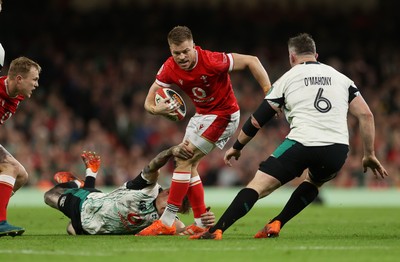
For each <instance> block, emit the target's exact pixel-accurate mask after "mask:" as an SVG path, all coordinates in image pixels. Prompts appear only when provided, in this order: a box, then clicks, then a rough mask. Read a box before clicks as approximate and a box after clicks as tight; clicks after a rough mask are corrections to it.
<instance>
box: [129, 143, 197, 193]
mask: <svg viewBox="0 0 400 262" xmlns="http://www.w3.org/2000/svg"><path fill="white" fill-rule="evenodd" d="M188 145H189V142H188V141H184V142H183V143H181V144H179V145H177V146H173V147H170V148H168V149H166V150H163V151H162V152H161V153H159V154H158V155H157V156H156V157H155V158H153V159H152V160H151V161H150V163H149V164H148V165H147V166H146V167H145V168H144V169H143V171H142V172H141V175H138V176H137V177H136V178H134V179H133V180H130V181H128V182H127V183H126V187H127V188H129V189H143V188H145V187H146V186H148V185H151V184H154V183H156V182H157V179H158V176H159V174H160V172H159V169H160V168H161V167H163V166H164V165H165V164H166V163H167V162H168V160H169V159H170V158H171V157H172V156H175V157H179V158H182V159H190V158H192V157H193V150H192V149H191V148H189V146H188Z"/></svg>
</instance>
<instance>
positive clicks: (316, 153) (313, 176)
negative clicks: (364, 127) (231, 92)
mask: <svg viewBox="0 0 400 262" xmlns="http://www.w3.org/2000/svg"><path fill="white" fill-rule="evenodd" d="M347 152H348V147H347V146H346V145H331V146H326V147H318V148H316V147H313V148H307V147H304V146H302V145H301V144H299V143H297V144H296V145H295V146H293V150H292V151H289V152H288V154H287V155H283V156H282V157H281V158H280V159H281V160H282V161H284V162H285V163H287V164H289V163H290V166H291V167H295V166H296V163H299V162H301V163H303V164H306V165H307V167H309V172H308V174H307V177H306V179H305V180H304V182H302V183H301V184H300V185H299V186H298V187H297V188H296V189H295V191H294V192H293V193H292V195H291V196H290V198H289V200H288V202H287V203H286V205H285V206H284V208H283V209H282V211H281V212H280V213H279V214H278V215H277V216H276V217H274V218H273V219H272V220H271V221H270V222H269V223H268V224H267V225H266V226H265V227H264V228H263V229H262V230H260V231H259V232H258V233H257V234H256V235H255V236H254V237H255V238H265V237H276V236H278V235H279V231H280V229H282V228H283V226H284V225H285V224H286V223H287V222H288V221H290V220H291V219H292V218H293V217H295V216H296V215H297V214H299V213H300V212H301V211H302V210H304V209H305V208H306V207H307V206H308V205H309V204H310V203H312V202H313V201H314V200H315V199H316V197H317V196H318V192H319V188H320V187H321V186H322V185H323V184H324V183H325V182H327V181H329V180H331V179H333V178H334V177H335V176H336V173H337V172H338V171H339V170H340V168H341V167H342V166H343V164H344V161H345V160H346V157H347ZM290 159H293V160H295V161H291V160H290ZM303 168H304V166H303V167H302V166H301V165H299V166H298V170H301V169H303ZM283 182H284V181H283Z"/></svg>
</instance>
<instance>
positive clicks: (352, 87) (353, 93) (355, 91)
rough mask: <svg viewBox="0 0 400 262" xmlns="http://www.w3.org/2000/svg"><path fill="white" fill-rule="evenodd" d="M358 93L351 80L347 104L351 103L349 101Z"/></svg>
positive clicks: (358, 94)
mask: <svg viewBox="0 0 400 262" xmlns="http://www.w3.org/2000/svg"><path fill="white" fill-rule="evenodd" d="M360 95H361V93H360V91H359V90H358V88H357V87H356V85H355V84H354V82H352V83H351V84H350V86H349V104H350V103H351V101H353V99H354V98H356V97H357V96H360Z"/></svg>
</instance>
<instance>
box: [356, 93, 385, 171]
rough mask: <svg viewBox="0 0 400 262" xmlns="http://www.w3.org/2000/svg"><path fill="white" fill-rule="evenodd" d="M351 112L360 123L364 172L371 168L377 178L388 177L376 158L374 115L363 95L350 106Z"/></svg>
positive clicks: (357, 97)
mask: <svg viewBox="0 0 400 262" xmlns="http://www.w3.org/2000/svg"><path fill="white" fill-rule="evenodd" d="M349 111H350V113H351V114H352V115H354V116H355V117H356V118H357V119H358V122H359V129H360V134H361V139H362V143H363V150H364V156H363V160H362V162H363V167H364V172H366V171H367V168H368V167H369V168H371V170H372V172H373V173H374V175H375V177H378V175H379V176H380V177H382V178H385V177H386V176H388V173H387V171H386V170H385V168H384V167H383V166H382V165H381V163H380V162H379V160H378V159H377V158H376V156H375V149H374V140H375V122H374V115H373V114H372V112H371V110H370V108H369V106H368V104H367V103H366V102H365V100H364V98H363V97H362V96H361V95H358V96H356V97H355V98H354V99H353V100H352V101H351V102H350V105H349Z"/></svg>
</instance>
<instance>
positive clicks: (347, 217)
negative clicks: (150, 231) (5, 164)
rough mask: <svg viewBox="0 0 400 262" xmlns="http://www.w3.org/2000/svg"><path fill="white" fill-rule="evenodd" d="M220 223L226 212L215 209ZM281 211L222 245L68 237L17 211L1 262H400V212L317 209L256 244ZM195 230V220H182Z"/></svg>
mask: <svg viewBox="0 0 400 262" xmlns="http://www.w3.org/2000/svg"><path fill="white" fill-rule="evenodd" d="M213 209H214V210H213V211H214V212H215V213H216V215H217V217H219V216H220V215H221V214H222V212H223V210H224V209H222V208H213ZM278 211H279V210H278V209H277V208H266V207H257V206H256V207H255V208H253V209H252V210H251V212H250V213H249V214H248V215H247V216H246V217H244V218H242V219H241V220H239V221H238V222H237V223H236V224H235V225H233V226H232V227H231V228H229V229H228V230H227V231H226V232H225V234H224V235H223V240H222V241H215V240H188V239H187V237H173V236H160V237H135V236H68V235H67V234H66V233H65V226H66V224H67V219H66V218H65V217H64V216H63V215H62V214H61V213H59V212H58V211H56V210H53V209H50V208H47V207H31V208H29V207H12V208H10V209H9V211H8V218H9V221H10V222H12V223H13V224H15V225H17V226H24V227H25V228H26V230H27V231H26V232H25V233H24V235H22V236H20V237H14V238H12V237H2V238H0V261H1V262H3V261H4V262H5V261H12V262H17V261H30V262H32V261H56V262H61V261H70V262H72V261H85V262H88V261H96V262H101V261H141V260H143V261H174V262H180V261H246V262H248V261H335V262H336V261H363V262H366V261H399V258H400V208H397V207H393V208H390V207H385V208H368V207H360V208H351V207H342V208H341V207H324V206H316V205H315V206H310V207H309V208H307V209H306V210H304V211H303V213H301V214H300V215H299V216H297V217H296V218H295V219H294V220H292V221H291V222H289V223H288V224H287V225H286V226H285V227H284V229H283V230H282V231H281V235H280V237H279V238H276V239H253V235H254V233H255V232H256V231H257V230H258V229H260V228H261V227H262V226H263V225H264V223H265V222H266V220H267V219H269V218H271V217H272V216H273V215H274V214H276V213H277V212H278ZM182 219H183V221H184V222H186V223H190V221H191V220H192V218H191V216H190V215H189V216H185V217H183V218H182Z"/></svg>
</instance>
